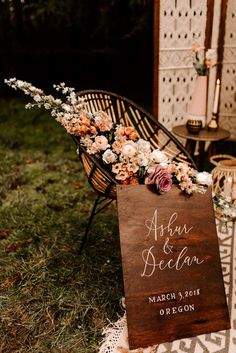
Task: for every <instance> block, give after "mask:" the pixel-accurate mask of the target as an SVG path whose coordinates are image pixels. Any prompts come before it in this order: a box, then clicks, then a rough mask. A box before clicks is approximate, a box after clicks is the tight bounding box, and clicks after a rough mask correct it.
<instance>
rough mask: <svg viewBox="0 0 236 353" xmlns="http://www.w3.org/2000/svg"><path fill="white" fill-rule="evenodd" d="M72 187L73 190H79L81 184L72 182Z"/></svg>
mask: <svg viewBox="0 0 236 353" xmlns="http://www.w3.org/2000/svg"><path fill="white" fill-rule="evenodd" d="M73 188H74V189H75V190H79V189H81V188H82V186H81V184H80V183H74V184H73Z"/></svg>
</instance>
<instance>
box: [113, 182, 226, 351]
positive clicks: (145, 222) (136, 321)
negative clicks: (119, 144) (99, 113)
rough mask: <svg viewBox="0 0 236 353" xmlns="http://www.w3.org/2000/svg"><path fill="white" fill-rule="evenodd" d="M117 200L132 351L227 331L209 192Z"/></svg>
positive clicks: (123, 191) (129, 189) (124, 191)
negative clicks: (184, 338)
mask: <svg viewBox="0 0 236 353" xmlns="http://www.w3.org/2000/svg"><path fill="white" fill-rule="evenodd" d="M117 197H118V213H119V225H120V242H121V252H122V265H123V276H124V287H125V298H126V308H127V323H128V334H129V345H130V349H135V348H138V347H147V346H151V345H154V344H158V343H162V342H167V341H173V340H175V339H179V338H183V337H190V336H197V335H200V334H203V333H210V332H215V331H219V330H223V329H228V328H229V327H230V322H229V316H228V309H227V305H226V299H225V293H224V285H223V279H222V272H221V264H220V257H219V250H218V239H217V233H216V226H215V218H214V212H213V207H212V199H211V190H210V189H209V190H208V191H207V193H206V194H194V195H192V196H188V195H186V194H183V193H181V192H180V190H179V189H178V188H177V187H175V186H174V187H172V189H171V190H170V191H169V192H168V193H167V194H165V195H157V193H156V192H155V189H154V188H153V186H145V185H135V186H132V185H130V186H120V185H119V186H117Z"/></svg>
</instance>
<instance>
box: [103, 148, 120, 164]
mask: <svg viewBox="0 0 236 353" xmlns="http://www.w3.org/2000/svg"><path fill="white" fill-rule="evenodd" d="M102 159H103V161H104V162H105V163H106V164H110V163H114V162H115V161H116V160H117V156H116V154H115V153H113V152H112V150H111V149H107V150H106V151H105V152H104V153H103V155H102Z"/></svg>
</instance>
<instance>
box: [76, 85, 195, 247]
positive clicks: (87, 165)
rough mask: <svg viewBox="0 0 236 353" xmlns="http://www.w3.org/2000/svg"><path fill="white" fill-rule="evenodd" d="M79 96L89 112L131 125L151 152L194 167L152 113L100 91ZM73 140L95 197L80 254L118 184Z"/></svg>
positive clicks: (101, 164)
mask: <svg viewBox="0 0 236 353" xmlns="http://www.w3.org/2000/svg"><path fill="white" fill-rule="evenodd" d="M78 95H79V96H80V97H81V98H84V99H85V100H86V102H87V110H88V111H89V112H95V111H98V110H103V111H105V112H106V113H107V114H108V115H110V116H111V118H112V120H113V122H114V123H115V124H122V125H123V126H133V127H134V128H135V129H136V131H137V133H138V136H139V138H143V139H144V140H146V141H149V142H150V144H151V146H152V147H153V149H156V148H158V147H159V148H160V150H162V151H164V152H165V153H166V154H167V155H168V156H169V157H170V158H171V159H172V160H173V161H177V162H185V163H187V164H189V165H190V166H192V167H194V168H196V166H195V163H194V161H193V159H192V158H191V156H190V154H189V153H188V152H187V151H186V150H185V148H184V146H183V145H182V144H181V143H180V142H179V141H178V140H177V139H176V138H175V136H173V134H172V133H171V132H170V131H168V130H167V129H166V128H165V127H164V126H163V125H162V124H161V123H160V122H158V121H157V120H156V119H154V118H153V117H152V115H151V114H149V113H148V112H147V111H145V110H144V109H143V108H142V107H140V106H138V105H137V104H135V103H134V102H132V101H131V100H129V99H127V98H125V97H123V96H120V95H117V94H115V93H112V92H108V91H102V90H85V91H80V92H78ZM73 139H74V141H75V143H76V146H77V151H78V153H79V156H80V159H81V161H82V164H83V166H84V169H85V172H86V174H87V176H88V181H89V183H90V185H91V186H92V187H93V189H94V190H95V191H96V193H97V195H98V196H97V198H96V200H95V203H94V206H93V209H92V212H91V215H90V218H89V221H88V224H87V227H86V230H85V234H84V237H83V239H82V242H81V247H80V251H82V249H83V247H84V244H85V241H86V239H87V236H88V232H89V229H90V226H91V223H92V220H93V217H94V216H95V215H96V214H97V213H99V212H101V211H102V210H103V209H104V208H105V207H106V206H108V205H109V204H110V203H111V202H112V201H114V200H115V199H116V185H117V184H118V182H117V180H116V179H115V178H114V177H113V175H112V174H111V173H110V172H109V171H108V170H107V169H106V168H105V166H104V165H103V163H102V162H101V161H99V160H98V159H96V158H95V157H94V156H93V155H89V154H88V153H87V152H86V149H85V148H84V147H83V146H81V145H80V142H79V138H77V137H74V136H73Z"/></svg>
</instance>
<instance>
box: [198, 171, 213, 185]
mask: <svg viewBox="0 0 236 353" xmlns="http://www.w3.org/2000/svg"><path fill="white" fill-rule="evenodd" d="M196 181H197V183H198V184H200V185H207V186H210V185H212V175H211V174H210V173H207V172H200V173H198V174H197V175H196Z"/></svg>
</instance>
